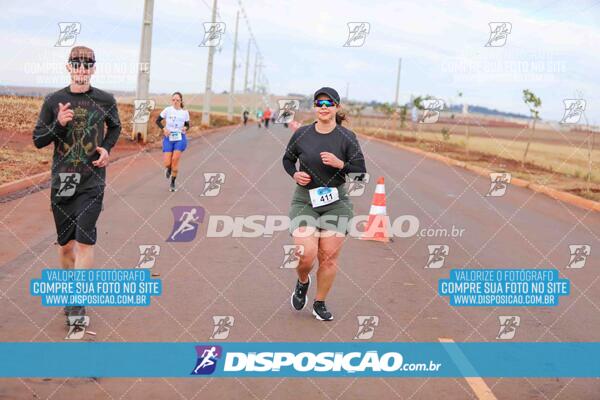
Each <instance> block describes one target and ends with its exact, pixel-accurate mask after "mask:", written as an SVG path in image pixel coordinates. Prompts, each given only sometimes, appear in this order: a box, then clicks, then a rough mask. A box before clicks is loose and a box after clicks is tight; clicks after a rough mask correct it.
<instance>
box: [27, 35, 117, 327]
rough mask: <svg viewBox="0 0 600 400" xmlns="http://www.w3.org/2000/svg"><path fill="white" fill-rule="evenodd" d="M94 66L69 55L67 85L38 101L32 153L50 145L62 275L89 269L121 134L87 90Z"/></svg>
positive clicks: (103, 101) (91, 58)
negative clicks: (109, 167)
mask: <svg viewBox="0 0 600 400" xmlns="http://www.w3.org/2000/svg"><path fill="white" fill-rule="evenodd" d="M95 62H96V59H95V55H94V52H93V50H92V49H89V48H87V47H83V46H77V47H74V48H73V49H72V50H71V53H70V55H69V61H68V64H67V70H68V71H69V72H70V74H71V84H70V85H69V86H67V87H65V88H64V89H61V90H59V91H57V92H54V93H52V94H50V95H48V96H47V97H46V98H45V99H44V104H43V105H42V109H41V111H40V115H39V118H38V121H37V124H36V126H35V129H34V131H33V143H34V144H35V146H36V147H37V148H42V147H45V146H48V145H49V144H51V143H52V144H54V155H53V159H52V189H51V192H50V197H51V206H52V213H53V215H54V222H55V224H56V232H57V242H58V244H59V246H60V247H59V257H60V261H61V264H62V267H63V268H65V269H72V268H76V269H83V268H91V267H92V266H93V262H94V247H93V246H94V244H95V243H96V221H97V220H98V217H99V215H100V212H101V210H102V200H103V198H104V187H105V185H106V182H105V180H106V170H105V168H106V166H107V165H108V160H109V153H110V150H111V149H112V148H113V146H114V145H115V144H116V143H117V140H118V139H119V135H120V132H121V123H120V121H119V114H118V110H117V103H116V101H115V98H114V97H113V96H112V95H111V94H110V93H107V92H104V91H102V90H100V89H97V88H94V87H91V86H90V78H91V76H92V75H93V73H94V71H95V66H94V65H95ZM105 125H106V126H107V130H106V134H105V128H104V126H105ZM65 313H66V314H67V315H68V316H82V315H84V314H85V308H84V307H82V306H78V305H73V306H70V307H65Z"/></svg>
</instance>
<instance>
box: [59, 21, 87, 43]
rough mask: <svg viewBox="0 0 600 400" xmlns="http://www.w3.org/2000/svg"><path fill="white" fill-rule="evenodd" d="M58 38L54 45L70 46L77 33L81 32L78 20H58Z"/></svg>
mask: <svg viewBox="0 0 600 400" xmlns="http://www.w3.org/2000/svg"><path fill="white" fill-rule="evenodd" d="M58 29H59V33H58V40H57V41H56V43H55V44H54V47H71V46H73V45H74V44H75V40H77V35H79V34H80V33H81V24H80V23H79V22H59V23H58Z"/></svg>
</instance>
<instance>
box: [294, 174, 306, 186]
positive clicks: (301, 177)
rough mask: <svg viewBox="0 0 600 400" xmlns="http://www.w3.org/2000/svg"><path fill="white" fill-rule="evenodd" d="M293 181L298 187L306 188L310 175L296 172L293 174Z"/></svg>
mask: <svg viewBox="0 0 600 400" xmlns="http://www.w3.org/2000/svg"><path fill="white" fill-rule="evenodd" d="M294 180H295V181H296V182H297V183H298V184H299V185H302V186H306V185H308V183H309V182H310V175H309V174H307V173H306V172H302V171H298V172H296V173H295V174H294Z"/></svg>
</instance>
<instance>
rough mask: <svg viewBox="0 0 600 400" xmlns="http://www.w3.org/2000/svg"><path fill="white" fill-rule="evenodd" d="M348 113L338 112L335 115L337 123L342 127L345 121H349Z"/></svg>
mask: <svg viewBox="0 0 600 400" xmlns="http://www.w3.org/2000/svg"><path fill="white" fill-rule="evenodd" d="M347 120H348V118H346V113H345V112H343V111H338V112H336V113H335V123H336V124H338V125H341V124H342V122H343V121H347Z"/></svg>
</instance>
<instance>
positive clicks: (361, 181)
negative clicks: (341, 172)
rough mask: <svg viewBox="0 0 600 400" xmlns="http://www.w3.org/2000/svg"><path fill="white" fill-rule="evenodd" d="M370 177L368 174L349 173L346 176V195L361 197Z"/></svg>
mask: <svg viewBox="0 0 600 400" xmlns="http://www.w3.org/2000/svg"><path fill="white" fill-rule="evenodd" d="M370 177H371V176H370V175H369V174H368V173H366V172H365V173H360V172H350V173H349V174H347V175H346V193H347V194H348V196H351V197H358V196H362V195H363V193H365V188H366V187H367V183H369V179H370Z"/></svg>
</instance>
